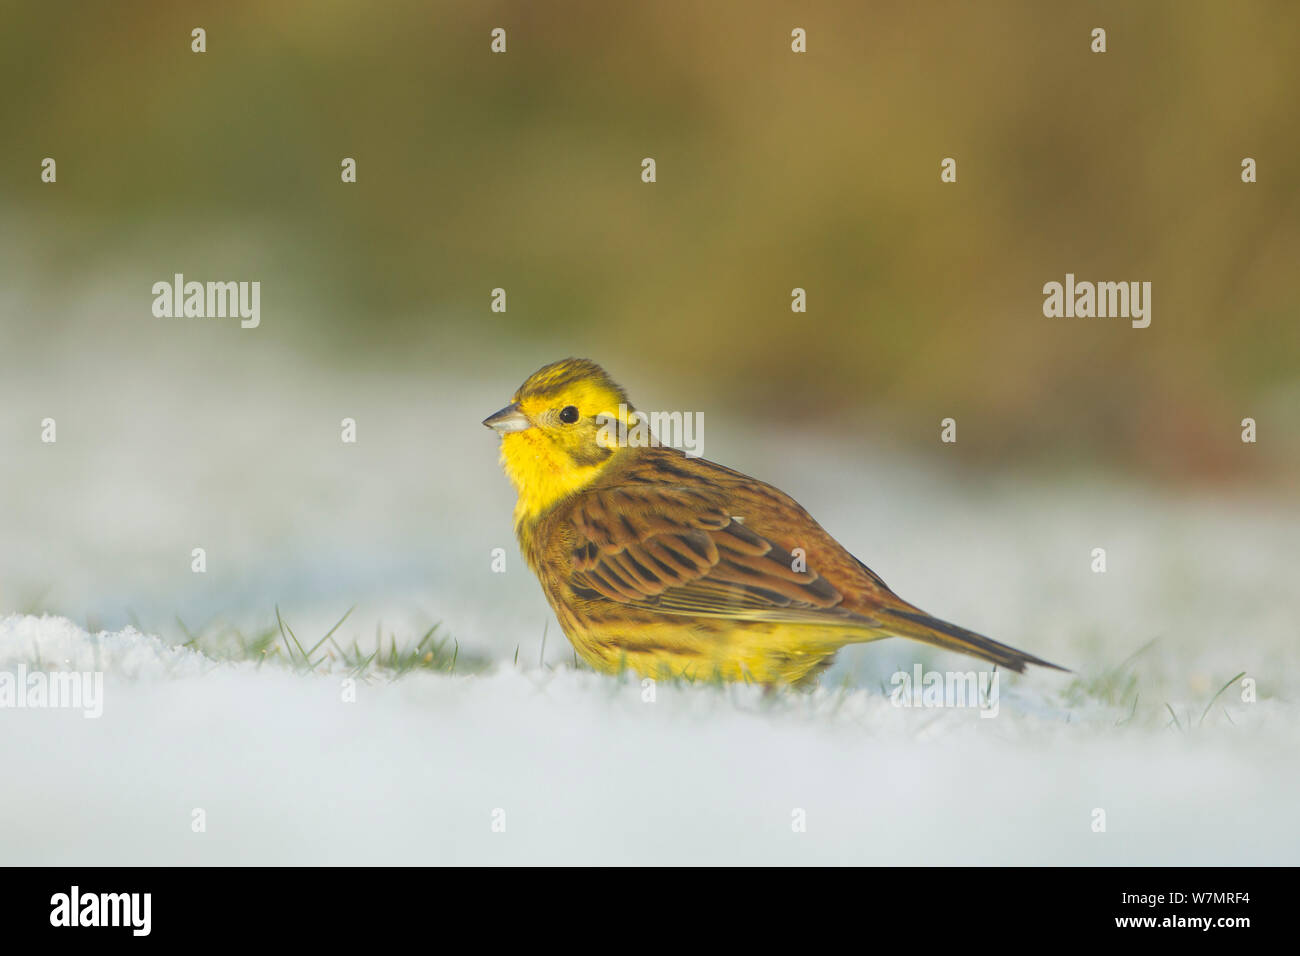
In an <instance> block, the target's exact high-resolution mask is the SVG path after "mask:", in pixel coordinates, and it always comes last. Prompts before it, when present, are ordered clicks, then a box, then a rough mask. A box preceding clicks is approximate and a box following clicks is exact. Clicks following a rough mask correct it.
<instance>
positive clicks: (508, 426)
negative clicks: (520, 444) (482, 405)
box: [483, 404, 533, 435]
mask: <svg viewBox="0 0 1300 956" xmlns="http://www.w3.org/2000/svg"><path fill="white" fill-rule="evenodd" d="M483 424H484V425H486V426H487V427H488V428H490V429H492V430H493V431H495V432H496V433H497V434H498V435H505V434H507V433H509V432H521V431H523V430H524V429H526V428H532V427H533V425H532V422H530V421H529V420H528V418H527V417H526V416H525V415H524V413H523V412H521V411H520V410H519V406H518V405H515V404H510V405H507V406H506V407H505V408H503V409H501V411H499V412H494V413H493V414H491V415H489V416H488V417H487V418H485V419H483Z"/></svg>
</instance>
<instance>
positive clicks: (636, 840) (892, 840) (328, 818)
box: [0, 617, 1300, 864]
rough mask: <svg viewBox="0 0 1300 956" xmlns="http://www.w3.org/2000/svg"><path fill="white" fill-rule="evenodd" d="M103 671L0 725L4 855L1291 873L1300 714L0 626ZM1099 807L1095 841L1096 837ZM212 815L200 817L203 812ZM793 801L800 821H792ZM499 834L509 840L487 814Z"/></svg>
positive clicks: (1273, 706)
mask: <svg viewBox="0 0 1300 956" xmlns="http://www.w3.org/2000/svg"><path fill="white" fill-rule="evenodd" d="M35 652H39V656H40V658H41V660H43V661H45V662H46V663H47V665H48V664H50V663H57V664H58V665H59V666H60V667H63V668H68V669H73V670H77V669H87V670H88V669H93V668H102V669H103V671H104V673H105V684H104V691H103V693H104V700H103V714H102V716H101V717H99V718H98V719H93V718H86V717H84V716H83V715H82V714H81V713H80V712H78V711H73V710H63V711H53V710H44V711H39V710H33V709H27V710H15V711H10V712H6V713H3V714H2V715H0V719H2V720H3V721H4V734H3V736H2V737H0V761H2V765H3V766H4V768H5V778H6V785H5V786H4V787H2V788H0V820H3V823H0V849H2V850H3V859H4V861H5V862H7V863H55V862H57V863H76V864H109V863H131V864H146V863H240V862H244V863H249V862H252V863H406V864H419V863H485V862H486V863H508V862H529V863H541V862H557V861H562V862H569V863H615V862H617V863H632V864H666V863H673V862H680V861H692V862H711V863H778V862H785V863H811V862H819V863H876V864H915V863H959V862H966V863H1065V862H1076V863H1110V862H1120V863H1177V864H1187V863H1205V862H1214V863H1294V862H1295V860H1296V859H1297V852H1298V851H1300V839H1298V838H1297V833H1296V825H1295V822H1294V813H1295V806H1296V800H1297V797H1298V796H1300V763H1298V762H1297V760H1296V744H1297V734H1296V711H1295V707H1294V705H1291V704H1285V703H1281V702H1279V701H1276V700H1266V701H1262V702H1259V703H1255V704H1253V705H1249V706H1247V705H1242V704H1239V703H1233V702H1231V701H1230V702H1229V704H1228V710H1229V712H1231V713H1232V714H1233V718H1232V719H1233V721H1234V723H1229V722H1228V721H1227V720H1225V719H1222V718H1221V717H1220V718H1218V719H1215V720H1213V721H1207V723H1206V725H1204V726H1201V727H1198V728H1197V729H1195V730H1194V731H1192V732H1188V733H1180V732H1178V731H1176V730H1172V729H1169V730H1165V729H1161V728H1160V727H1145V728H1140V729H1125V728H1116V727H1115V725H1114V724H1115V715H1114V714H1112V713H1105V712H1102V711H1100V710H1098V709H1096V708H1088V707H1083V708H1066V707H1062V706H1061V705H1060V704H1059V703H1054V702H1053V701H1052V699H1051V698H1052V695H1051V694H1050V693H1044V692H1040V691H1038V690H1036V689H1035V687H1034V686H1026V685H1037V684H1043V685H1045V686H1049V687H1050V682H1049V681H1048V680H1046V679H1041V678H1036V679H1033V680H1031V681H1022V682H1021V683H1020V684H1019V685H1018V688H1017V690H1016V691H1014V692H1012V693H1011V694H1010V695H1005V694H1004V698H1003V700H1002V702H1001V706H1000V713H999V715H998V716H997V717H996V718H994V719H989V720H985V719H981V718H980V717H978V716H976V714H975V713H974V712H972V711H956V710H952V711H940V710H928V711H926V710H907V709H903V708H898V707H895V706H893V705H892V704H891V703H890V702H889V700H888V699H887V698H885V697H883V696H882V695H880V694H879V693H878V692H875V691H872V690H869V689H858V690H852V691H849V692H847V693H841V692H838V691H834V690H821V691H818V692H816V693H814V694H812V695H809V696H794V697H789V698H783V699H777V700H775V701H765V700H764V699H763V698H762V695H761V693H760V692H758V691H757V690H756V689H754V688H745V687H738V688H731V689H728V690H718V689H715V688H710V687H693V688H674V687H660V688H658V692H657V694H656V695H655V700H654V701H653V702H647V701H646V700H645V699H644V694H643V690H642V688H641V686H640V685H639V684H637V683H636V682H634V681H628V682H619V681H616V680H611V679H607V678H600V677H597V676H595V675H593V674H590V673H582V672H573V671H571V670H567V669H558V670H556V671H550V672H548V671H543V670H537V669H531V670H526V669H517V668H515V667H512V666H509V665H506V666H502V667H500V668H499V669H498V670H496V671H495V672H492V673H489V674H486V675H480V676H471V677H447V676H442V675H436V674H429V673H416V674H413V675H408V676H406V677H404V678H402V679H401V680H399V681H396V682H394V683H384V682H375V683H371V684H363V685H361V686H360V687H359V688H358V689H357V694H356V700H355V702H352V703H345V702H344V701H343V699H342V698H343V693H342V688H343V685H342V680H341V678H340V676H339V675H338V674H335V675H315V676H302V675H298V674H294V673H292V672H291V671H288V670H284V669H280V668H274V667H269V666H268V667H263V668H262V669H260V670H259V669H258V668H257V667H256V666H255V665H253V664H238V665H215V664H213V663H211V662H210V661H207V660H205V659H204V658H203V657H202V656H201V655H199V654H197V653H195V652H193V651H189V650H176V649H174V648H169V647H167V646H166V645H164V644H163V643H161V642H160V641H158V640H157V639H156V638H153V637H150V636H147V635H143V634H140V633H138V632H135V631H133V630H126V631H121V632H110V633H101V634H96V635H91V634H87V633H86V632H85V631H84V630H82V629H81V628H79V627H77V626H76V625H73V624H71V623H69V622H67V621H66V620H61V619H57V618H43V619H41V618H33V617H11V618H8V619H6V620H5V621H3V622H2V623H0V653H2V655H3V664H0V666H9V667H12V665H13V662H14V659H15V657H17V658H18V659H20V660H26V659H30V656H31V655H32V654H33V653H35ZM1096 808H1101V809H1103V810H1104V811H1105V813H1106V832H1104V833H1096V832H1093V830H1092V828H1091V827H1092V821H1093V813H1094V811H1095V809H1096ZM196 809H199V810H202V811H203V814H204V822H205V829H204V831H203V832H194V830H193V821H194V820H195V810H196ZM800 811H802V813H803V819H804V820H805V821H806V830H805V831H803V832H796V830H795V829H794V823H795V821H796V820H797V819H798V816H797V814H798V813H799V812H800ZM494 822H496V823H501V822H503V823H504V831H503V832H499V831H495V830H494V829H493V824H494Z"/></svg>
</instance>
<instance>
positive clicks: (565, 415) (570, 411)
mask: <svg viewBox="0 0 1300 956" xmlns="http://www.w3.org/2000/svg"><path fill="white" fill-rule="evenodd" d="M577 420H578V406H577V405H565V406H564V407H563V408H561V409H560V421H562V422H564V424H566V425H572V424H573V423H574V422H576V421H577Z"/></svg>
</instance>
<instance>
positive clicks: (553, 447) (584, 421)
mask: <svg viewBox="0 0 1300 956" xmlns="http://www.w3.org/2000/svg"><path fill="white" fill-rule="evenodd" d="M631 414H632V408H631V406H630V405H629V404H628V401H627V395H626V394H625V393H624V391H623V389H622V388H620V387H619V386H618V385H616V384H615V383H614V381H613V380H612V379H610V377H609V376H608V375H606V374H605V371H604V369H602V368H601V367H600V366H599V365H596V364H595V363H594V362H589V361H587V360H586V359H565V360H564V361H562V362H555V363H553V364H551V365H547V366H545V367H544V368H541V369H538V370H537V371H536V372H534V373H533V374H532V375H530V376H529V377H528V379H527V381H525V382H524V384H523V385H521V386H519V390H518V391H516V392H515V394H514V398H513V399H512V400H511V402H510V404H509V405H507V406H506V407H505V408H503V409H501V410H500V411H499V412H496V413H495V414H493V415H491V416H489V417H488V418H487V419H485V420H484V422H483V424H484V425H486V426H487V427H489V428H491V429H493V430H495V431H496V432H498V433H499V434H500V435H501V465H502V467H503V468H504V469H505V472H506V475H507V476H509V478H510V481H511V483H512V484H513V485H514V486H515V490H516V491H518V493H519V501H518V503H517V504H516V505H515V524H516V525H518V524H522V523H526V522H529V521H531V520H533V519H536V518H537V517H539V516H540V515H541V514H542V513H544V512H545V511H546V510H548V509H549V508H551V507H552V506H554V505H555V504H557V503H559V502H560V501H562V500H564V499H565V498H566V497H568V496H569V495H571V494H574V493H575V492H578V491H580V490H582V489H583V488H584V487H586V486H587V485H588V484H590V483H591V482H592V481H594V480H595V479H596V477H597V476H598V475H600V473H601V472H602V471H603V470H604V469H605V468H607V467H608V466H609V464H610V463H611V462H612V461H613V460H614V459H615V458H617V456H618V454H619V453H620V451H622V450H623V449H622V448H620V446H619V443H618V440H617V435H618V434H619V431H618V426H617V422H618V421H619V420H621V421H622V422H623V424H624V426H627V425H628V419H629V417H630V416H631Z"/></svg>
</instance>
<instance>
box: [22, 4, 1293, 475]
mask: <svg viewBox="0 0 1300 956" xmlns="http://www.w3.org/2000/svg"><path fill="white" fill-rule="evenodd" d="M3 20H4V25H5V27H4V29H3V31H0V82H2V83H3V89H4V91H5V92H4V95H3V99H2V100H0V103H2V105H0V122H2V123H3V129H4V143H5V145H4V148H3V150H2V151H0V182H3V183H4V188H3V193H2V194H0V253H2V254H3V265H2V266H0V280H2V281H3V283H4V287H5V289H6V290H7V292H6V294H5V297H4V299H3V309H4V312H5V314H4V316H3V321H4V323H5V325H6V334H7V336H8V339H7V342H8V344H9V348H10V349H11V350H15V351H18V350H21V353H22V354H23V355H24V356H29V355H32V354H38V353H39V354H43V355H45V356H46V357H47V358H48V359H49V360H50V361H53V362H57V360H58V356H59V355H60V354H61V350H66V349H73V348H76V347H78V346H77V343H78V341H80V340H79V339H78V338H76V337H75V336H77V335H79V334H82V333H84V332H85V330H87V329H91V330H93V331H94V334H95V336H96V337H97V340H103V341H106V342H107V343H108V344H107V345H106V346H105V347H106V348H107V347H109V346H111V345H113V344H114V343H115V347H116V348H118V349H119V350H120V351H121V352H122V353H123V354H129V355H130V356H131V359H132V361H133V363H135V367H139V364H140V363H141V362H146V363H147V361H148V354H149V351H150V350H151V349H154V348H157V349H163V345H162V344H161V343H160V341H159V340H160V338H161V336H160V335H159V334H158V329H159V328H160V326H159V325H158V324H157V323H159V322H161V321H163V320H156V319H153V318H152V316H151V315H150V314H149V306H150V303H151V302H152V296H151V295H150V293H149V291H148V290H149V287H150V285H151V284H152V283H153V282H154V281H157V280H159V279H166V278H169V277H170V276H171V274H172V273H173V272H183V273H185V274H186V276H187V278H192V279H198V280H200V281H203V280H207V279H257V280H260V281H261V282H262V287H263V288H262V327H261V328H260V329H258V330H256V331H252V332H248V331H240V330H238V328H237V324H226V323H215V324H213V325H211V326H209V325H205V324H204V323H202V322H199V323H198V324H199V325H200V326H202V328H201V329H199V328H196V329H194V330H190V329H188V328H187V329H186V330H185V331H184V332H176V333H170V332H169V334H170V335H184V336H186V337H188V340H189V341H190V342H191V343H192V342H196V341H202V342H212V341H215V340H217V339H220V338H224V339H228V338H229V337H231V336H234V337H237V347H238V348H241V349H250V348H256V347H260V346H261V345H262V344H263V343H268V344H269V343H274V344H276V345H278V346H281V347H285V348H288V349H291V350H293V351H294V352H295V353H296V354H298V355H300V356H301V362H302V365H303V366H305V367H307V368H309V369H310V368H312V367H319V368H320V369H321V370H322V372H324V371H325V370H330V372H331V374H332V373H334V372H337V371H338V370H340V369H343V370H346V369H347V368H348V367H350V366H367V367H372V368H373V367H387V368H390V369H392V370H393V374H394V375H399V374H400V375H406V376H415V377H419V376H442V375H463V374H467V373H472V374H474V375H476V376H479V377H485V378H496V377H499V379H500V382H499V384H500V390H501V392H502V395H503V397H504V396H506V395H508V394H509V392H510V390H512V389H513V388H514V386H515V385H516V384H517V383H518V381H519V380H520V379H521V378H522V377H523V376H524V375H525V374H526V373H527V372H529V371H531V370H532V368H534V367H536V366H537V365H540V364H542V363H543V362H545V361H547V360H550V359H553V358H558V357H561V356H563V355H566V354H580V355H588V356H590V357H592V358H594V359H596V360H597V361H600V362H602V363H604V364H606V365H607V366H608V367H609V368H610V369H611V371H612V372H613V373H614V374H615V375H616V377H619V378H621V379H623V380H624V381H625V383H626V384H628V385H629V388H630V389H631V391H632V397H633V399H634V400H637V396H638V394H643V393H639V392H638V390H637V388H636V386H637V385H638V384H645V383H653V384H654V386H655V389H656V390H657V392H658V395H657V396H656V397H657V398H661V399H665V400H666V401H667V402H669V403H670V404H668V405H667V407H676V408H684V409H701V408H713V407H717V404H718V403H722V404H723V405H725V406H727V407H729V408H732V409H738V410H741V411H742V413H743V414H745V415H747V416H751V417H752V418H753V419H754V420H755V421H756V422H763V421H768V420H770V421H773V422H775V423H778V424H779V425H780V426H781V427H811V428H816V429H850V430H852V431H853V433H855V434H857V433H860V434H865V433H866V432H867V431H870V432H871V433H873V434H875V433H883V434H886V435H889V436H891V437H892V438H893V439H895V440H897V441H898V442H900V443H903V444H911V445H914V446H916V447H921V448H934V447H936V446H937V442H938V431H939V424H938V423H939V419H940V418H942V417H944V416H949V415H951V416H954V417H955V418H957V420H958V422H959V428H960V432H959V436H960V438H959V440H960V445H961V450H962V454H963V455H964V456H966V458H967V460H978V461H985V462H988V463H989V464H997V465H1010V466H1012V467H1020V466H1022V465H1023V466H1025V467H1043V466H1046V467H1049V468H1062V467H1064V468H1073V467H1077V466H1083V465H1091V464H1096V465H1102V466H1109V467H1115V468H1119V469H1123V470H1131V471H1135V472H1142V473H1152V474H1156V475H1160V476H1179V477H1187V478H1195V479H1213V480H1217V479H1221V478H1234V477H1235V478H1242V477H1248V478H1250V479H1251V480H1257V479H1260V480H1262V478H1263V477H1264V476H1266V475H1271V476H1273V477H1272V480H1277V478H1278V476H1282V475H1285V473H1286V471H1287V470H1288V469H1289V468H1291V467H1293V466H1294V465H1295V464H1296V461H1297V457H1298V456H1300V453H1298V452H1297V446H1296V433H1297V431H1300V429H1297V427H1296V417H1297V409H1298V408H1300V332H1297V321H1296V320H1297V310H1296V307H1295V304H1294V303H1295V296H1294V287H1295V283H1296V279H1297V262H1300V204H1298V203H1297V196H1298V192H1297V185H1296V184H1297V181H1298V180H1300V135H1298V134H1297V120H1296V117H1297V113H1296V102H1297V94H1298V93H1300V81H1298V77H1300V73H1298V72H1297V68H1296V64H1295V56H1296V51H1297V49H1300V5H1297V4H1295V3H1290V2H1287V3H1284V2H1279V3H1260V2H1250V3H1243V4H1229V3H1217V2H1165V3H1140V4H1134V3H1131V2H1114V3H1106V2H1097V3H1089V4H1086V5H1073V6H1072V8H1071V9H1068V10H1067V9H1063V8H1061V7H1060V6H1059V5H1056V4H1042V3H1032V2H1016V3H1008V2H1002V3H998V2H994V3H978V4H976V3H937V4H936V3H927V4H912V3H905V2H889V3H871V4H847V3H846V4H832V3H805V4H789V3H778V2H747V3H721V2H703V3H701V2H656V3H640V4H623V3H619V4H615V3H598V2H589V3H542V2H529V3H525V2H520V3H488V2H474V3H471V2H462V3H429V2H419V3H416V2H402V3H380V4H363V3H342V2H318V0H314V2H311V3H294V2H276V3H269V4H263V3H237V2H220V3H215V2H213V3H187V4H183V5H178V4H174V3H169V2H166V3H165V2H136V3H126V4H93V3H73V4H35V3H8V4H5V5H4V6H3ZM196 26H202V27H204V28H205V29H206V30H207V34H208V38H207V44H208V51H207V52H206V53H205V54H202V55H197V54H194V53H192V52H191V51H190V30H191V29H192V28H193V27H196ZM497 26H501V27H504V28H505V29H506V30H507V31H508V52H507V53H506V54H505V55H504V56H499V55H492V54H491V53H490V52H489V31H490V30H491V29H492V28H493V27H497ZM796 26H798V27H803V28H804V29H806V30H807V33H808V47H809V52H808V53H807V54H805V55H795V54H794V53H792V52H791V50H790V31H791V29H792V28H793V27H796ZM1096 26H1101V27H1104V28H1105V29H1106V30H1107V33H1108V47H1109V49H1108V52H1106V53H1105V54H1101V55H1098V54H1093V53H1092V52H1090V49H1089V45H1090V36H1089V34H1090V31H1091V29H1092V28H1093V27H1096ZM45 156H51V157H54V158H56V159H57V161H58V175H59V178H58V183H57V185H54V186H49V185H45V184H42V183H41V182H40V179H39V173H40V161H41V159H42V158H43V157H45ZM345 156H346V157H355V158H356V160H357V162H358V179H359V182H358V183H357V184H355V185H344V184H342V183H341V182H340V179H339V171H340V166H339V164H340V161H341V159H342V158H343V157H345ZM646 156H651V157H654V158H655V160H656V161H657V165H658V182H656V183H655V184H653V185H646V184H643V183H642V182H641V180H640V163H641V160H642V158H643V157H646ZM949 156H951V157H954V158H955V159H956V160H957V163H958V182H957V183H956V184H955V185H945V184H941V183H940V181H939V171H940V169H939V164H940V161H941V159H943V158H944V157H949ZM1246 156H1250V157H1253V158H1255V159H1256V160H1257V162H1258V164H1259V182H1258V183H1256V184H1254V185H1245V184H1243V183H1242V182H1241V179H1240V164H1241V160H1242V158H1243V157H1246ZM1066 272H1073V273H1075V274H1076V276H1078V278H1079V279H1092V280H1148V281H1151V282H1152V283H1153V321H1152V324H1151V327H1150V328H1148V329H1145V330H1136V329H1132V328H1130V327H1129V325H1128V323H1127V322H1126V321H1122V320H1106V319H1048V318H1045V317H1044V316H1043V315H1042V303H1043V295H1042V291H1041V290H1042V286H1043V284H1044V283H1045V282H1049V281H1062V280H1063V278H1064V275H1065V273H1066ZM498 286H500V287H504V288H505V289H506V290H507V294H508V304H509V310H508V312H507V313H505V314H504V315H502V314H494V313H492V312H491V311H490V310H489V293H490V290H491V289H493V288H494V287H498ZM796 286H799V287H803V288H805V289H806V290H807V293H808V304H809V305H808V312H807V314H806V315H796V314H793V313H791V311H790V290H791V289H792V288H793V287H796ZM95 296H102V297H104V298H105V299H106V300H108V301H114V302H119V303H126V302H130V303H134V305H133V306H132V309H134V310H135V311H134V313H133V314H131V313H129V311H128V313H126V314H124V313H123V312H122V310H114V311H112V312H111V314H110V313H109V312H100V311H99V310H97V309H96V308H94V307H87V306H86V304H85V303H86V302H87V301H89V300H91V299H93V298H94V297H95ZM191 321H193V320H191ZM169 328H170V327H169ZM249 337H251V338H249ZM168 354H169V355H172V353H168ZM106 361H107V359H106ZM158 361H160V362H161V361H164V359H162V358H159V360H158ZM165 361H168V362H174V361H175V359H174V356H173V357H171V358H167V359H165ZM641 404H643V405H645V404H646V402H645V401H644V400H642V401H641ZM664 405H665V402H662V401H661V402H660V407H664ZM483 411H485V412H486V411H490V409H484V410H483ZM1245 416H1252V417H1255V418H1256V419H1258V421H1259V433H1260V444H1259V445H1258V446H1248V445H1245V446H1244V445H1243V444H1242V443H1241V442H1240V440H1239V432H1240V425H1239V422H1240V420H1241V419H1242V418H1243V417H1245Z"/></svg>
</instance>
